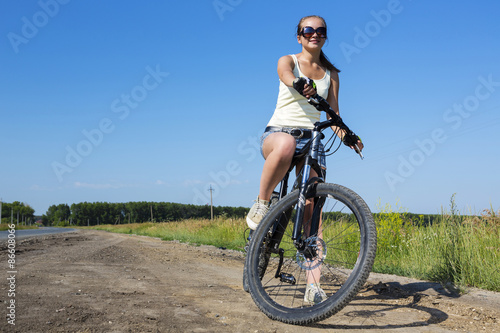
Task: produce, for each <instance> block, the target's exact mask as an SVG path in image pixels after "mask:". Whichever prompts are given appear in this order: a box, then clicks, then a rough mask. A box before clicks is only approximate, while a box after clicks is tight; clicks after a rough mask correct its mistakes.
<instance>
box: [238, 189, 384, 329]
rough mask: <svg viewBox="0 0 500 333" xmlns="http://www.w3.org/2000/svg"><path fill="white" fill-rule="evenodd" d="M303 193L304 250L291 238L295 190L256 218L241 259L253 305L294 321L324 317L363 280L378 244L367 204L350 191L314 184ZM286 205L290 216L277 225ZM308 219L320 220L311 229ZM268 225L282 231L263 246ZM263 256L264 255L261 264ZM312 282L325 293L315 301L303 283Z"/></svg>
mask: <svg viewBox="0 0 500 333" xmlns="http://www.w3.org/2000/svg"><path fill="white" fill-rule="evenodd" d="M306 199H307V200H308V202H309V203H310V205H309V208H308V209H309V214H306V215H307V216H309V218H308V219H307V220H305V221H304V222H303V223H302V235H303V236H302V240H303V241H304V244H306V249H307V250H301V251H299V250H297V248H296V247H295V245H294V243H293V241H292V238H291V237H292V229H293V221H294V209H295V208H296V205H297V202H298V191H297V190H296V191H293V192H291V193H290V194H288V195H287V196H285V197H284V198H283V199H282V200H280V201H279V202H278V203H277V204H276V205H275V206H274V207H273V208H272V209H271V210H270V211H269V213H268V214H267V215H266V216H265V217H264V219H263V220H262V222H261V223H260V224H259V227H258V228H257V230H256V231H255V233H254V234H253V236H252V241H251V243H250V247H249V251H248V253H247V258H246V262H245V265H246V267H245V268H246V270H245V271H246V272H245V273H246V274H247V275H248V276H247V278H248V287H249V290H250V294H251V295H252V298H253V300H254V302H255V303H256V305H257V306H258V307H259V308H260V309H261V310H262V311H263V312H264V313H265V314H266V315H267V316H269V317H270V318H271V319H274V320H279V321H282V322H285V323H289V324H297V325H306V324H311V323H314V322H317V321H320V320H323V319H325V318H328V317H330V316H332V315H333V314H335V313H336V312H338V311H340V310H341V309H342V308H344V307H345V306H346V305H347V304H348V303H349V302H350V301H351V300H352V298H353V297H354V296H355V295H356V294H357V292H358V291H359V289H360V288H361V287H362V286H363V284H364V283H365V282H366V279H367V278H368V275H369V273H370V271H371V268H372V266H373V261H374V259H375V252H376V245H377V244H376V243H377V234H376V228H375V223H374V221H373V217H372V214H371V212H370V209H369V208H368V206H367V205H366V203H365V202H364V201H363V199H362V198H361V197H360V196H359V195H357V194H356V193H354V192H353V191H351V190H349V189H348V188H346V187H343V186H340V185H336V184H317V185H314V188H313V189H312V190H311V191H308V195H307V196H306ZM290 211H292V212H293V213H292V217H291V219H290V222H289V223H288V224H287V225H286V226H285V225H283V227H282V228H276V223H277V221H280V220H281V221H287V219H286V218H285V219H284V218H281V217H282V216H283V214H290ZM312 219H319V221H320V222H319V224H320V228H319V230H318V232H317V233H315V234H311V232H310V229H311V227H310V226H311V220H312ZM270 230H281V231H280V232H282V233H283V234H282V235H280V237H277V239H280V243H279V244H271V247H269V246H264V245H265V244H267V242H268V239H269V238H270ZM281 236H282V237H281ZM269 255H270V257H269ZM262 257H268V258H269V259H268V260H267V267H266V268H265V270H263V269H262ZM266 259H267V258H266ZM311 282H314V283H319V284H320V286H321V288H322V289H323V291H324V292H325V294H326V298H325V299H324V300H323V301H321V302H319V303H316V304H314V303H311V302H310V300H307V299H305V298H304V295H305V291H306V284H307V283H311Z"/></svg>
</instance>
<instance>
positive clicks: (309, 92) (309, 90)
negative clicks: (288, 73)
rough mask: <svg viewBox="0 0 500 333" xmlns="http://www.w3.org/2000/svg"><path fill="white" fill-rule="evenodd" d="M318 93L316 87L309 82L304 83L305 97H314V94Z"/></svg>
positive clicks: (303, 93)
mask: <svg viewBox="0 0 500 333" xmlns="http://www.w3.org/2000/svg"><path fill="white" fill-rule="evenodd" d="M316 94H317V91H316V89H314V88H313V87H311V86H310V85H308V84H305V85H304V90H303V91H302V95H303V96H304V97H305V98H309V97H312V96H314V95H316Z"/></svg>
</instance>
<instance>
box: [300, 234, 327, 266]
mask: <svg viewBox="0 0 500 333" xmlns="http://www.w3.org/2000/svg"><path fill="white" fill-rule="evenodd" d="M305 243H306V247H305V248H306V250H305V251H297V255H296V258H297V265H299V267H300V268H302V269H304V270H313V269H315V268H316V267H319V266H320V265H321V264H322V263H323V261H324V260H325V258H326V243H325V241H324V240H322V239H321V238H319V237H317V236H315V237H309V238H308V239H306V240H305ZM306 251H309V252H310V253H314V255H313V256H312V258H307V257H306V255H305V254H304V253H305V252H306Z"/></svg>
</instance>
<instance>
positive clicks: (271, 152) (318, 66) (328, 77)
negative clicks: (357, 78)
mask: <svg viewBox="0 0 500 333" xmlns="http://www.w3.org/2000/svg"><path fill="white" fill-rule="evenodd" d="M326 38H327V33H326V22H325V20H324V19H323V18H322V17H320V16H316V15H313V16H306V17H303V18H302V19H301V20H300V21H299V24H298V25H297V41H298V43H299V44H301V45H302V51H301V52H300V53H298V54H292V55H286V56H283V57H281V58H280V59H279V60H278V76H279V79H280V86H279V94H278V101H277V104H276V109H275V111H274V114H273V116H272V117H271V120H270V121H269V123H268V124H267V127H266V130H265V132H264V134H263V135H262V137H261V153H262V156H263V157H264V159H265V162H264V167H263V170H262V175H261V180H260V189H259V195H258V197H257V200H256V201H255V204H254V205H253V206H252V208H251V209H250V212H249V213H248V215H247V218H246V220H247V224H248V226H249V227H250V229H252V230H255V229H256V228H257V226H258V224H259V223H260V222H261V220H262V218H263V217H264V215H266V213H267V212H268V211H269V204H270V198H271V194H272V192H273V190H274V189H275V187H276V186H277V185H278V184H279V183H280V181H281V180H282V178H283V177H284V176H285V174H286V173H287V171H288V169H289V168H290V164H291V162H292V158H293V157H294V154H295V153H296V152H297V151H299V150H300V149H301V148H302V147H304V145H305V144H307V142H308V141H309V140H310V139H311V129H313V128H314V123H316V122H317V121H319V120H320V111H318V110H316V108H314V106H312V105H310V104H309V103H308V102H307V98H309V97H311V96H314V95H315V94H316V93H317V94H319V95H320V96H321V97H323V98H324V99H326V100H327V102H328V103H329V104H330V106H331V107H332V109H333V110H334V111H335V112H336V113H337V114H338V113H339V107H338V92H339V76H338V73H339V72H340V71H339V70H338V69H337V68H336V67H335V66H333V65H332V64H331V63H330V62H329V61H328V59H327V57H326V56H325V55H324V53H323V51H322V48H323V45H324V44H325V41H326ZM298 77H306V78H310V79H312V80H313V81H314V84H313V86H310V85H307V84H306V85H305V86H304V89H303V91H302V94H300V93H299V92H298V91H297V90H295V89H294V88H293V82H294V80H295V79H296V78H298ZM334 131H335V132H336V133H337V135H338V136H339V137H340V139H342V138H343V136H344V134H345V133H344V132H343V131H339V130H337V129H334ZM357 146H358V147H356V148H357V149H359V150H362V149H363V144H362V143H361V141H358V143H357ZM351 148H355V147H353V146H351ZM318 162H319V164H320V167H321V168H322V169H326V159H325V153H324V149H323V146H322V145H321V146H320V160H319V161H318ZM300 169H301V164H300V163H299V165H297V168H296V170H297V172H298V171H300ZM317 176H318V175H317V173H316V172H315V171H314V170H311V175H310V177H317ZM319 274H320V271H319V270H316V272H315V271H314V270H313V271H311V273H310V274H308V277H307V288H308V290H307V292H306V297H305V298H307V300H308V301H311V302H316V300H318V298H319V301H320V300H321V299H322V298H323V296H322V294H324V293H323V291H322V290H321V288H320V286H319Z"/></svg>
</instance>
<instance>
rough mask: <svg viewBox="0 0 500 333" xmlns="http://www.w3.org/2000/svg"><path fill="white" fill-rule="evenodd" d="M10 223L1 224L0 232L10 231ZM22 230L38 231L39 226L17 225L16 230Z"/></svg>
mask: <svg viewBox="0 0 500 333" xmlns="http://www.w3.org/2000/svg"><path fill="white" fill-rule="evenodd" d="M9 225H10V223H8V224H7V223H2V224H0V231H5V230H9V229H10V227H9ZM14 225H15V223H14ZM21 229H38V227H37V226H28V225H16V230H21Z"/></svg>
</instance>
